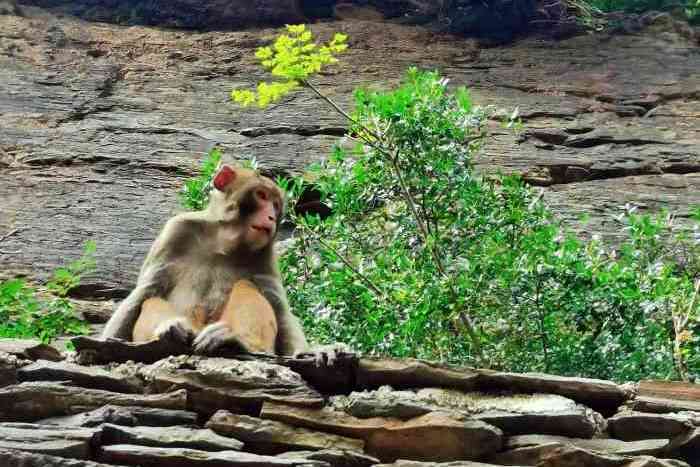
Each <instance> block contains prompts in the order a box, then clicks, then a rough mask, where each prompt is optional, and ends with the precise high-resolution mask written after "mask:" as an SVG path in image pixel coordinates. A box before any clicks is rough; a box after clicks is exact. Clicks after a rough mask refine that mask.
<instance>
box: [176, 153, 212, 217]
mask: <svg viewBox="0 0 700 467" xmlns="http://www.w3.org/2000/svg"><path fill="white" fill-rule="evenodd" d="M220 163H221V151H220V150H219V149H218V148H213V149H211V150H210V151H209V152H208V153H207V154H206V156H205V157H204V160H203V161H202V166H201V168H200V173H199V175H197V176H196V177H194V178H191V179H189V180H187V181H185V185H184V186H183V187H182V191H180V204H181V205H182V207H184V208H185V209H190V210H192V211H201V210H202V209H204V208H205V207H206V206H207V203H208V202H209V187H210V185H211V180H212V178H213V177H214V174H215V173H216V169H217V168H218V167H219V164H220Z"/></svg>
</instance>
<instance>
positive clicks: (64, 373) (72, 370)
mask: <svg viewBox="0 0 700 467" xmlns="http://www.w3.org/2000/svg"><path fill="white" fill-rule="evenodd" d="M17 373H18V378H19V380H20V381H23V382H24V381H52V380H53V381H70V382H71V384H73V385H76V386H81V387H84V388H90V389H103V390H105V391H113V392H124V393H142V392H143V382H142V381H141V380H140V379H138V378H124V377H120V376H117V375H114V374H111V373H110V372H108V371H105V370H103V369H101V368H97V367H87V366H81V365H76V364H74V363H68V362H49V361H46V360H39V361H38V362H35V363H32V364H31V365H28V366H25V367H22V368H20V369H19V370H18V372H17Z"/></svg>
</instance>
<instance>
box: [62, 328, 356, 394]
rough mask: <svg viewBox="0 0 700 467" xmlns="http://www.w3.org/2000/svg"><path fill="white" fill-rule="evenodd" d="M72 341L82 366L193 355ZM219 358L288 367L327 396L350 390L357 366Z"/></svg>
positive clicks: (175, 349)
mask: <svg viewBox="0 0 700 467" xmlns="http://www.w3.org/2000/svg"><path fill="white" fill-rule="evenodd" d="M71 341H72V342H73V344H74V345H75V348H76V350H77V352H78V359H79V360H80V361H81V362H82V363H85V364H111V363H115V362H117V363H123V362H128V361H133V362H141V363H154V362H157V361H159V360H162V359H164V358H167V357H169V356H172V355H188V354H191V351H192V350H191V349H190V348H189V347H187V346H186V345H184V344H182V343H181V342H175V341H173V342H170V341H167V340H159V341H151V342H144V343H135V342H128V341H124V340H121V339H108V340H106V341H104V340H102V339H96V338H93V337H88V336H78V337H74V338H73V339H72V340H71ZM219 356H220V357H223V358H230V359H234V360H241V361H255V362H265V363H269V364H273V365H281V366H285V367H288V368H290V369H291V370H292V371H294V372H296V373H299V374H300V375H301V376H302V377H303V379H304V380H305V381H307V382H308V383H309V384H311V385H312V386H313V387H314V388H316V389H318V390H321V391H323V392H324V393H328V394H334V393H339V392H348V391H350V390H351V389H353V385H354V381H355V368H356V367H357V362H358V358H357V356H356V355H355V354H350V353H341V354H339V355H338V356H337V358H336V361H335V363H334V365H333V366H331V367H323V366H321V367H319V366H318V365H316V360H315V359H314V358H313V357H306V356H304V355H301V356H299V357H295V358H292V357H286V356H279V355H270V354H261V353H240V352H239V351H235V350H233V349H226V348H224V349H221V352H220V354H219Z"/></svg>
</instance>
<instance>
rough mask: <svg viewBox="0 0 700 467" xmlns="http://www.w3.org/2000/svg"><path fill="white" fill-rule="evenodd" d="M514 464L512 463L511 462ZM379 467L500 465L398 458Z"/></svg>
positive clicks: (478, 466)
mask: <svg viewBox="0 0 700 467" xmlns="http://www.w3.org/2000/svg"><path fill="white" fill-rule="evenodd" d="M511 465H512V464H511ZM377 467H498V466H496V465H495V464H484V463H483V462H470V461H455V462H420V461H408V460H403V459H401V460H398V461H396V462H394V463H393V464H379V465H378V466H377ZM514 467H519V466H514Z"/></svg>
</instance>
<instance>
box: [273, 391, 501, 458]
mask: <svg viewBox="0 0 700 467" xmlns="http://www.w3.org/2000/svg"><path fill="white" fill-rule="evenodd" d="M261 417H262V418H268V419H272V420H277V421H281V422H285V423H288V424H291V425H294V426H301V427H306V428H310V429H317V430H321V431H327V432H330V433H336V434H339V435H342V436H348V437H353V438H361V439H364V440H365V443H366V444H365V450H366V452H368V453H369V454H371V455H373V456H376V457H378V458H380V459H382V460H391V461H393V460H396V459H416V460H424V459H429V460H433V461H436V460H440V461H449V460H455V459H477V458H480V457H482V456H483V455H485V454H487V453H491V452H496V451H498V450H499V449H500V447H501V442H502V440H501V435H502V433H501V430H499V429H498V428H496V427H493V426H491V425H488V424H486V423H484V422H481V421H478V420H473V419H469V418H467V417H460V416H459V415H455V414H449V413H446V412H431V413H429V414H426V415H421V416H419V417H415V418H412V419H410V420H407V421H404V420H399V419H395V418H394V419H392V418H381V417H373V418H357V417H353V416H351V415H348V414H346V413H345V412H341V411H338V410H333V409H331V408H328V407H326V408H323V409H309V408H304V407H291V406H286V405H282V404H275V403H267V402H266V403H265V404H264V405H263V409H262V412H261Z"/></svg>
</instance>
